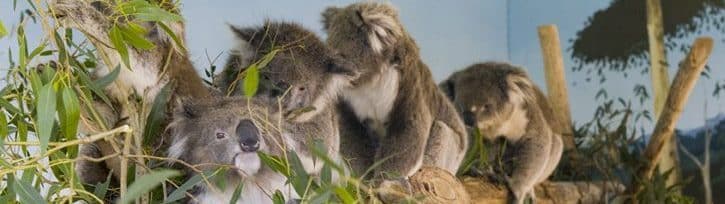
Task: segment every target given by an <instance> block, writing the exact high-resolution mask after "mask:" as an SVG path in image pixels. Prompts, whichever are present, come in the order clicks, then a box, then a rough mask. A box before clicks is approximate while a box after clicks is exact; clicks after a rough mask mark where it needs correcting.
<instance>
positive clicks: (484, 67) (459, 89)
mask: <svg viewBox="0 0 725 204" xmlns="http://www.w3.org/2000/svg"><path fill="white" fill-rule="evenodd" d="M440 88H441V90H442V91H443V92H445V93H446V95H447V96H448V97H449V98H450V99H451V100H452V101H453V104H454V105H455V106H456V109H457V110H458V112H459V113H460V115H461V116H462V118H463V121H464V123H465V124H466V126H469V127H476V128H478V129H479V130H481V132H482V133H484V134H487V135H486V136H489V137H496V136H498V135H495V134H496V133H495V132H497V131H496V129H497V128H500V126H502V124H503V123H506V122H507V121H509V120H510V119H512V115H513V114H512V113H513V112H514V111H517V109H519V110H520V109H521V106H522V105H523V103H524V100H525V99H526V97H528V96H526V95H525V93H531V92H530V90H529V89H532V88H533V85H532V83H531V81H530V80H529V79H528V77H527V76H526V72H525V71H524V70H522V69H520V68H518V67H514V66H511V65H508V64H503V63H483V64H476V65H472V66H470V67H468V68H466V69H465V70H462V71H459V72H456V73H454V74H453V75H451V76H450V77H449V78H448V79H447V80H445V81H443V82H442V83H441V84H440Z"/></svg>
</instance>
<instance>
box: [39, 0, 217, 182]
mask: <svg viewBox="0 0 725 204" xmlns="http://www.w3.org/2000/svg"><path fill="white" fill-rule="evenodd" d="M114 6H115V5H114V2H113V1H71V0H53V1H51V2H49V7H50V8H51V14H53V15H54V16H55V18H56V19H57V20H58V21H57V23H59V24H61V25H63V26H66V27H70V28H75V29H78V30H79V31H81V32H83V33H84V34H85V35H86V36H87V37H88V39H89V40H91V42H93V43H94V45H96V48H97V54H98V55H99V56H106V58H107V59H108V61H107V62H105V63H99V67H97V68H96V69H95V70H94V71H93V73H92V76H91V77H92V78H101V77H104V76H106V75H108V74H109V73H111V72H112V71H113V70H114V69H115V68H116V67H119V69H120V70H119V74H118V77H117V78H116V80H115V81H114V82H113V83H112V84H110V85H109V86H108V87H106V88H105V90H104V91H105V93H106V95H108V96H109V99H110V100H111V102H112V104H105V103H102V102H94V104H93V106H94V107H95V108H96V109H97V112H98V113H99V114H101V115H100V117H101V121H94V122H95V123H99V122H103V123H105V125H106V126H107V127H108V128H111V127H113V126H112V125H121V124H123V123H125V122H127V121H125V120H126V119H129V115H130V113H129V112H127V111H129V110H127V108H125V107H128V105H130V104H128V103H127V101H134V100H136V99H140V101H142V102H143V103H144V104H143V105H144V106H145V107H151V105H152V103H153V102H154V101H155V99H156V96H157V94H158V93H159V92H160V91H161V89H162V88H163V87H165V86H167V85H170V86H171V87H172V89H171V90H172V91H171V97H170V98H172V100H173V99H198V98H208V97H210V96H211V92H210V90H209V89H208V88H207V87H206V86H205V85H204V83H203V81H202V79H201V77H200V76H199V75H198V74H197V73H196V71H195V69H194V66H193V64H192V62H191V60H190V59H189V54H188V53H187V52H186V50H184V49H183V48H181V47H180V46H179V45H176V44H175V43H174V41H173V39H172V38H171V36H169V35H167V34H166V32H164V30H163V28H162V27H161V26H160V25H159V24H158V23H156V22H141V23H140V25H141V26H142V27H143V28H144V29H145V30H146V31H147V33H146V35H145V36H144V37H145V38H146V39H147V40H149V41H151V42H152V43H153V44H154V45H155V47H154V48H152V49H149V50H142V49H136V48H133V47H130V46H129V47H128V54H129V59H130V60H129V66H130V68H127V67H126V65H124V64H123V63H122V61H123V60H122V59H121V57H120V55H118V54H117V52H116V51H115V50H113V49H114V48H113V47H111V46H109V45H113V43H112V42H111V40H110V38H109V37H108V36H109V32H110V30H111V28H112V26H113V21H112V20H113V19H110V18H111V17H112V16H113V15H115V14H114V12H116V11H115V10H114V9H113V7H114ZM162 6H163V7H165V9H168V10H171V11H172V12H176V13H178V12H179V11H178V10H176V9H174V8H172V7H171V6H173V5H167V4H164V5H162ZM125 20H132V19H125ZM164 23H165V24H166V25H167V26H168V28H169V29H170V30H171V32H173V33H174V34H175V35H176V36H177V37H178V38H179V39H183V38H184V24H183V22H164ZM181 43H182V44H183V40H182V42H181ZM182 46H183V45H182ZM147 112H148V110H146V112H145V113H141V114H140V115H142V116H146V115H147ZM167 113H169V114H170V110H168V111H167ZM82 114H83V115H84V118H92V117H89V116H90V115H91V114H90V113H88V112H87V111H86V112H84V113H82ZM81 124H82V125H81V126H82V127H81V128H80V130H82V131H87V132H82V133H83V134H86V135H89V134H94V133H98V132H100V131H102V129H103V128H100V126H99V125H97V124H95V125H94V124H93V123H87V122H83V123H81ZM164 125H165V124H164ZM162 137H163V134H162ZM162 141H164V140H162V139H161V138H155V141H154V143H159V144H154V146H156V147H159V148H155V149H163V147H162V146H164V145H165V144H161V143H162ZM119 149H120V147H113V145H112V144H111V142H109V141H105V140H100V141H97V142H95V143H93V144H88V145H83V146H81V150H80V152H81V153H82V154H80V156H81V157H93V158H99V157H98V156H99V155H100V156H105V155H110V154H113V153H115V152H117V151H116V150H119ZM109 171H110V172H113V174H114V178H118V177H119V175H118V174H120V160H119V159H118V158H117V157H114V158H110V159H107V160H105V161H104V162H93V161H90V160H83V159H81V160H79V162H77V163H76V172H78V175H79V177H80V180H81V181H82V182H84V183H88V184H95V183H98V182H103V181H105V179H106V176H104V175H107V174H108V173H109ZM101 178H102V179H101ZM99 179H101V180H99Z"/></svg>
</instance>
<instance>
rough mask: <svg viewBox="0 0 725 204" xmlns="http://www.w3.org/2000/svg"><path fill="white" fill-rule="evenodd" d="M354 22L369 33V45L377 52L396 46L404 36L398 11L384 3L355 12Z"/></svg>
mask: <svg viewBox="0 0 725 204" xmlns="http://www.w3.org/2000/svg"><path fill="white" fill-rule="evenodd" d="M352 22H353V23H355V24H356V25H357V26H359V27H363V28H365V30H367V31H368V43H369V45H370V47H371V48H372V49H373V50H374V51H375V52H378V53H380V52H382V50H383V48H385V47H390V46H393V45H394V44H395V42H396V41H397V39H398V38H400V37H401V36H402V35H403V28H402V27H401V26H400V23H399V22H398V11H397V10H396V9H395V8H393V7H392V6H390V5H388V4H384V3H380V4H372V5H370V6H366V7H363V8H359V9H358V10H355V15H354V16H353V17H352Z"/></svg>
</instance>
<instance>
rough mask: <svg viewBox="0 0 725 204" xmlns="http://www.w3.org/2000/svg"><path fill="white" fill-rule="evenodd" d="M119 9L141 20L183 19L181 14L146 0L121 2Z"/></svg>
mask: <svg viewBox="0 0 725 204" xmlns="http://www.w3.org/2000/svg"><path fill="white" fill-rule="evenodd" d="M118 8H119V10H120V11H121V13H123V14H127V15H132V16H133V17H135V18H136V19H138V20H141V21H181V20H183V18H181V16H179V15H176V14H173V13H171V12H169V11H167V10H164V9H162V8H159V6H158V5H153V4H151V3H149V2H147V1H145V0H133V1H129V2H124V3H122V4H119V6H118Z"/></svg>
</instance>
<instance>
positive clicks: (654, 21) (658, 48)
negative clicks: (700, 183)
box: [646, 0, 680, 186]
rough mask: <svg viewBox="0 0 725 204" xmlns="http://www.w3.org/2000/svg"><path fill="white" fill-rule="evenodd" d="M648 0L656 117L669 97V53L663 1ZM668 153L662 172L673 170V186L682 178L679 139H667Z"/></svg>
mask: <svg viewBox="0 0 725 204" xmlns="http://www.w3.org/2000/svg"><path fill="white" fill-rule="evenodd" d="M646 1H647V35H648V39H649V54H650V73H651V77H652V89H653V92H654V107H655V109H654V113H655V119H657V118H659V117H660V115H661V114H660V113H662V106H663V105H664V103H665V99H666V97H667V91H668V90H667V89H668V87H669V86H670V85H669V79H670V78H669V74H668V73H667V55H666V53H665V39H664V28H663V26H662V24H663V23H662V3H661V2H660V0H646ZM662 151H664V152H666V155H664V156H663V158H662V159H661V160H660V162H659V165H660V172H665V171H668V170H670V169H671V170H672V173H671V174H670V177H669V178H667V186H672V185H674V184H675V183H677V181H678V180H679V178H680V170H679V167H678V164H679V162H678V161H679V158H678V155H677V140H676V138H672V139H670V140H668V141H667V143H666V144H665V145H664V149H663V150H662Z"/></svg>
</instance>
